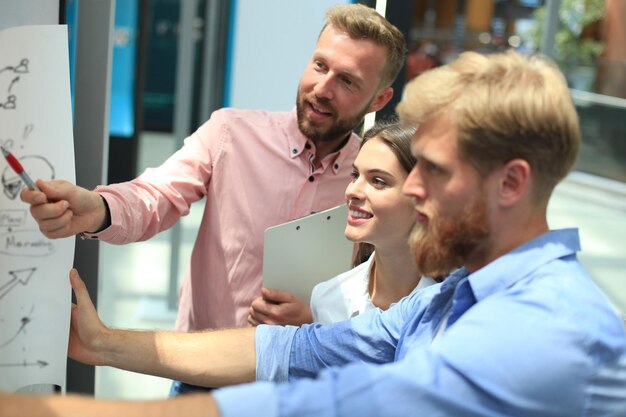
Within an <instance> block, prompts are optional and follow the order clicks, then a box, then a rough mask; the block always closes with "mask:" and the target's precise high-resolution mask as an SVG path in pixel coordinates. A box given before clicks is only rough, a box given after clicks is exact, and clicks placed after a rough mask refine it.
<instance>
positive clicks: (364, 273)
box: [311, 253, 435, 324]
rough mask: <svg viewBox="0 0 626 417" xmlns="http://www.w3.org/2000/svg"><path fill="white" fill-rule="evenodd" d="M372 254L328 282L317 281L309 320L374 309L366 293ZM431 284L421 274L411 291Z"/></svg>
mask: <svg viewBox="0 0 626 417" xmlns="http://www.w3.org/2000/svg"><path fill="white" fill-rule="evenodd" d="M373 260H374V254H373V253H372V255H371V256H370V257H369V259H368V260H367V261H365V262H363V263H362V264H360V265H357V266H356V267H354V268H352V269H351V270H349V271H347V272H344V273H343V274H340V275H337V276H336V277H334V278H331V279H329V280H328V281H324V282H320V283H319V284H317V285H316V286H315V287H314V288H313V292H312V293H311V311H312V313H313V321H315V322H317V323H322V324H328V323H335V322H338V321H343V320H348V319H350V318H352V317H355V316H358V315H359V314H361V313H364V312H366V311H367V310H371V309H373V308H376V306H374V304H372V300H371V298H370V294H369V291H368V289H369V281H370V273H371V270H372V261H373ZM432 284H435V280H433V279H432V278H429V277H422V278H421V279H420V281H419V284H417V286H416V287H415V289H414V290H413V291H417V290H419V289H420V288H426V287H428V286H429V285H432Z"/></svg>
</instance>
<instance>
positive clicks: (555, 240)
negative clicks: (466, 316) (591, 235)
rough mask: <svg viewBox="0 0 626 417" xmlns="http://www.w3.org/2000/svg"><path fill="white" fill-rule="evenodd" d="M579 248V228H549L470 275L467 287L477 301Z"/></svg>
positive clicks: (572, 253)
mask: <svg viewBox="0 0 626 417" xmlns="http://www.w3.org/2000/svg"><path fill="white" fill-rule="evenodd" d="M578 251H580V240H579V237H578V229H575V228H572V229H561V230H551V231H549V232H547V233H544V234H543V235H540V236H538V237H536V238H535V239H532V240H530V241H528V242H526V243H524V244H523V245H521V246H518V247H517V248H515V249H513V250H512V251H511V252H509V253H507V254H505V255H503V256H501V257H499V258H498V259H496V260H494V261H493V262H491V263H489V264H488V265H486V266H485V267H483V268H481V269H479V270H478V271H476V272H474V273H473V274H470V275H469V278H468V279H469V282H470V286H471V288H472V291H473V293H474V296H475V297H476V300H477V301H480V300H482V299H484V298H486V297H488V296H490V295H491V294H495V293H497V292H500V291H502V290H505V289H506V288H509V287H510V286H512V285H513V284H515V283H516V282H517V281H519V280H520V279H522V278H523V277H525V276H528V275H529V274H530V273H531V272H533V271H535V270H536V269H537V268H539V267H540V266H542V265H545V264H546V263H548V262H550V261H553V260H555V259H559V258H563V257H566V256H571V255H575V254H576V252H578Z"/></svg>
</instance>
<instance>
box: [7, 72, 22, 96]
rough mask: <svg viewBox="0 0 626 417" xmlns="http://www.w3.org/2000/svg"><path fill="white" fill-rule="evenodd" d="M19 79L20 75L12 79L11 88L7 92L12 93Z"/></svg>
mask: <svg viewBox="0 0 626 417" xmlns="http://www.w3.org/2000/svg"><path fill="white" fill-rule="evenodd" d="M19 80H20V76H19V75H18V76H17V77H15V78H13V81H11V84H10V85H9V89H8V90H7V93H9V94H11V90H12V89H13V85H14V84H16V83H17V82H18V81H19Z"/></svg>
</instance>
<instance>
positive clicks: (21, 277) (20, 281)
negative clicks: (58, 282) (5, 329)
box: [0, 268, 37, 347]
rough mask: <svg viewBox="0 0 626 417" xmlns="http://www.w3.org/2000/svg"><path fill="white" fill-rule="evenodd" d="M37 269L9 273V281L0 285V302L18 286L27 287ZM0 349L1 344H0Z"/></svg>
mask: <svg viewBox="0 0 626 417" xmlns="http://www.w3.org/2000/svg"><path fill="white" fill-rule="evenodd" d="M36 270H37V268H26V269H20V270H17V271H9V275H11V279H9V280H8V281H7V282H5V283H0V300H2V298H4V296H5V295H7V294H8V293H9V292H11V290H12V289H13V288H15V287H16V286H18V285H28V281H30V278H31V277H32V276H33V274H34V273H35V271H36ZM0 347H2V344H1V343H0Z"/></svg>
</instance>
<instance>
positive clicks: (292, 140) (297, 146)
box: [287, 107, 361, 174]
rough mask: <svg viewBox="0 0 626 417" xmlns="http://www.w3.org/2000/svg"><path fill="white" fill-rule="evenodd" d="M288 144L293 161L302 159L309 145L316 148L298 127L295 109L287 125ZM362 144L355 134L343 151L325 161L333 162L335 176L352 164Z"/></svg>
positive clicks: (335, 153)
mask: <svg viewBox="0 0 626 417" xmlns="http://www.w3.org/2000/svg"><path fill="white" fill-rule="evenodd" d="M287 142H288V144H289V149H288V151H289V156H290V157H291V158H292V159H293V158H298V157H300V155H301V154H302V153H303V152H305V151H307V150H308V149H310V148H307V144H309V146H314V145H313V143H312V142H311V141H309V139H308V138H307V137H306V136H304V135H303V134H302V132H301V131H300V128H299V127H298V114H297V111H296V108H295V107H294V108H293V109H292V110H291V112H290V115H289V122H288V123H287ZM360 144H361V138H360V137H359V136H358V135H357V134H356V133H354V132H353V133H352V134H351V135H350V139H348V140H347V141H346V143H345V145H344V146H343V147H342V148H341V149H339V150H338V151H337V152H334V153H332V154H330V155H328V156H327V157H326V158H325V160H330V161H331V162H330V163H331V164H332V170H333V172H334V173H335V174H337V173H338V172H339V170H340V169H341V167H342V166H343V165H344V164H346V163H348V164H352V162H353V160H354V158H355V156H356V154H357V152H358V151H359V146H360Z"/></svg>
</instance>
